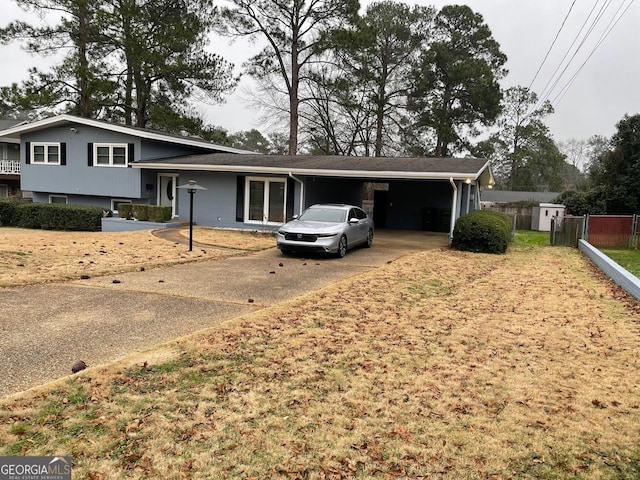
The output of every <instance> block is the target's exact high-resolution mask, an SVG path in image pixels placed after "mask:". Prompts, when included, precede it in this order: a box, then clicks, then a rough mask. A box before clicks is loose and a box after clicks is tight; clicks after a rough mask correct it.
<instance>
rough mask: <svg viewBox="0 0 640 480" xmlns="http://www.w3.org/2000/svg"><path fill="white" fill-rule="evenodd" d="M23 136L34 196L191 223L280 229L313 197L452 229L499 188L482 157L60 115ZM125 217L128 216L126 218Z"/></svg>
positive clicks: (387, 218)
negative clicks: (383, 150)
mask: <svg viewBox="0 0 640 480" xmlns="http://www.w3.org/2000/svg"><path fill="white" fill-rule="evenodd" d="M9 136H12V137H16V136H18V137H19V138H20V141H21V147H22V152H21V166H22V181H23V187H24V188H25V189H28V190H31V191H33V199H34V201H37V202H65V203H83V204H90V205H99V206H102V207H103V208H105V209H111V210H115V209H116V205H117V204H118V203H119V202H133V203H149V204H158V205H171V206H172V207H173V211H174V214H175V216H176V217H178V218H180V219H181V220H187V219H188V218H189V194H188V193H187V191H186V190H185V189H179V188H176V187H177V186H179V185H184V184H187V183H188V182H189V180H195V181H196V183H197V184H198V185H200V186H202V187H204V188H206V190H198V191H197V193H196V194H195V198H194V222H196V223H198V224H200V225H209V226H215V227H224V228H245V229H254V230H256V229H276V228H277V227H278V226H279V225H281V224H282V223H284V222H285V221H286V220H288V219H290V218H292V217H293V215H296V214H298V213H300V212H301V211H302V210H303V209H304V208H306V207H307V206H309V205H312V204H314V203H321V202H332V203H353V204H357V205H367V208H368V209H369V211H370V213H372V214H373V216H374V220H375V221H376V223H377V225H378V227H387V228H398V229H414V230H431V231H442V232H450V233H451V232H452V231H453V225H454V223H455V220H456V219H457V218H458V217H459V216H460V215H463V214H465V213H468V212H470V211H472V210H475V209H478V208H480V203H479V201H480V199H479V196H478V190H479V188H480V186H487V185H492V184H493V177H492V174H491V169H490V166H489V163H488V162H487V161H486V160H483V159H478V158H372V157H342V156H304V155H299V156H282V155H262V154H256V153H252V152H246V151H243V150H237V149H234V148H230V147H225V146H220V145H214V144H212V143H210V142H205V141H203V140H201V139H195V138H192V137H181V136H179V135H169V134H164V133H159V132H153V131H150V130H145V129H138V128H132V127H127V126H123V125H114V124H110V123H106V122H102V121H97V120H89V119H83V118H79V117H74V116H70V115H61V116H58V117H52V118H48V119H45V120H40V121H37V122H33V123H31V124H28V125H21V126H17V127H13V128H9V129H7V130H5V131H0V140H2V139H3V138H6V137H9ZM123 222H124V221H123Z"/></svg>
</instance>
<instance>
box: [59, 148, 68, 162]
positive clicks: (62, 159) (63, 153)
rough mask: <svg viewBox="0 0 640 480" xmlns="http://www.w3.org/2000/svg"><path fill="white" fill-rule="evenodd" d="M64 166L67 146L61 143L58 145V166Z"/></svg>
mask: <svg viewBox="0 0 640 480" xmlns="http://www.w3.org/2000/svg"><path fill="white" fill-rule="evenodd" d="M66 164H67V144H66V143H61V144H60V165H66Z"/></svg>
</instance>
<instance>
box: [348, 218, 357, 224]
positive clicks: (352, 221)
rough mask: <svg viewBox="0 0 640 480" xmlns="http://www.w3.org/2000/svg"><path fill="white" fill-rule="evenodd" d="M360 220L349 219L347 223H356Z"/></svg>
mask: <svg viewBox="0 0 640 480" xmlns="http://www.w3.org/2000/svg"><path fill="white" fill-rule="evenodd" d="M359 221H360V220H358V219H357V218H356V217H353V218H350V219H349V223H358V222H359Z"/></svg>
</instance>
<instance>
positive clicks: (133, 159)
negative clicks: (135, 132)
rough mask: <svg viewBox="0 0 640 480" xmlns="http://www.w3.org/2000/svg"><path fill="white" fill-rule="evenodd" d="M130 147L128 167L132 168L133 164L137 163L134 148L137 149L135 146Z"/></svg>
mask: <svg viewBox="0 0 640 480" xmlns="http://www.w3.org/2000/svg"><path fill="white" fill-rule="evenodd" d="M128 147H129V154H128V158H127V166H128V167H130V166H131V164H132V163H133V162H135V161H136V159H135V157H134V147H135V144H133V143H130V144H129V145H128Z"/></svg>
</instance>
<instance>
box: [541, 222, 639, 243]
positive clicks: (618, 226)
mask: <svg viewBox="0 0 640 480" xmlns="http://www.w3.org/2000/svg"><path fill="white" fill-rule="evenodd" d="M638 218H639V216H638V215H585V216H584V217H571V216H566V217H556V218H554V219H553V222H552V223H551V245H560V246H566V247H577V246H578V240H580V239H583V240H586V241H587V242H589V243H590V244H591V245H593V246H594V247H596V248H611V247H621V248H638Z"/></svg>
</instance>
